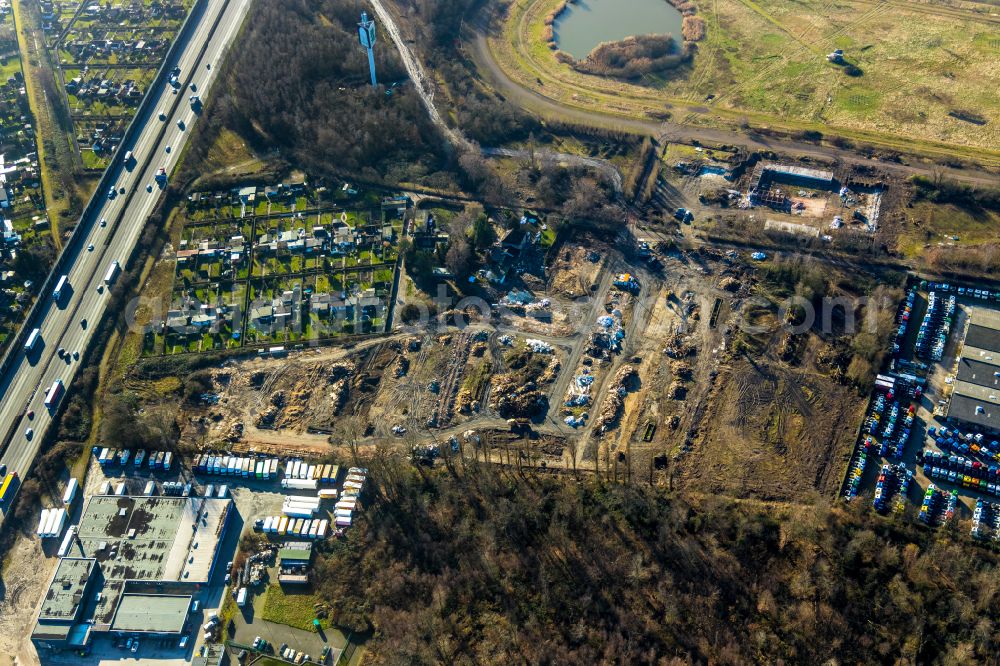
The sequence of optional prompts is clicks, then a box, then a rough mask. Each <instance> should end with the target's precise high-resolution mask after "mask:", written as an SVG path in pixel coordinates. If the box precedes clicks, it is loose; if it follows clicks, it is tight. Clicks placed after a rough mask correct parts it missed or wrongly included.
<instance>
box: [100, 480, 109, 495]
mask: <svg viewBox="0 0 1000 666" xmlns="http://www.w3.org/2000/svg"><path fill="white" fill-rule="evenodd" d="M97 494H98V495H110V494H111V482H110V481H105V482H104V483H102V484H101V487H100V488H99V489H98V490H97Z"/></svg>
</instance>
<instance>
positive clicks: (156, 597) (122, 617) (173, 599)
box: [111, 593, 191, 634]
mask: <svg viewBox="0 0 1000 666" xmlns="http://www.w3.org/2000/svg"><path fill="white" fill-rule="evenodd" d="M189 608H191V595H186V596H185V595H165V594H129V593H126V594H123V595H122V596H121V601H120V602H119V603H118V611H117V612H116V613H115V619H114V622H112V623H111V629H112V630H113V631H136V632H139V631H145V632H150V633H161V634H166V633H170V634H179V633H181V631H183V629H184V621H185V620H186V619H187V614H188V609H189Z"/></svg>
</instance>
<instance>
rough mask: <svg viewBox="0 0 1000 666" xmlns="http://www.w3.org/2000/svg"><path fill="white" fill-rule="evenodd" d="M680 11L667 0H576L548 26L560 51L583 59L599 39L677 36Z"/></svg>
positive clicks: (605, 40) (610, 40)
mask: <svg viewBox="0 0 1000 666" xmlns="http://www.w3.org/2000/svg"><path fill="white" fill-rule="evenodd" d="M681 21H682V17H681V13H680V12H679V11H677V10H676V9H674V7H673V6H672V5H671V4H670V3H668V2H667V0H628V2H622V1H621V0H577V2H576V3H574V4H571V5H569V7H567V8H566V11H564V12H563V13H562V15H561V16H560V17H559V19H558V20H557V21H556V22H555V25H553V26H552V28H553V33H554V35H555V41H556V43H557V44H558V45H559V50H560V51H565V52H566V53H568V54H570V55H571V56H573V57H574V58H576V59H577V60H583V59H584V58H586V57H587V55H588V54H589V53H590V52H591V51H593V50H594V47H595V46H597V45H598V44H600V43H601V42H617V41H620V40H622V39H625V38H626V37H629V36H631V35H654V34H655V35H663V34H669V35H671V36H672V37H673V38H674V39H675V40H677V41H678V42H679V41H680V39H681Z"/></svg>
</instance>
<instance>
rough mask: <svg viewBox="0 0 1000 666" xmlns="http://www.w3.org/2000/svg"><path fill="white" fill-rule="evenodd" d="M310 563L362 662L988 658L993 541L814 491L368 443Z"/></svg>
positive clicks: (994, 607)
mask: <svg viewBox="0 0 1000 666" xmlns="http://www.w3.org/2000/svg"><path fill="white" fill-rule="evenodd" d="M368 465H369V467H370V468H371V470H372V474H371V477H370V478H371V480H372V481H375V482H376V483H377V486H375V487H374V488H372V489H371V490H370V495H371V497H370V505H369V506H368V507H366V509H365V511H364V512H362V513H361V514H360V516H361V518H360V519H359V520H357V521H356V523H355V527H354V528H352V530H351V531H350V532H349V536H348V538H347V540H346V541H339V542H333V545H332V546H329V545H328V546H326V547H325V548H326V549H328V552H326V553H324V554H323V555H322V556H321V557H320V559H319V564H318V566H317V570H316V574H315V577H316V581H317V587H318V590H319V593H320V594H321V596H323V597H324V598H325V599H326V600H328V601H329V603H330V604H331V613H332V615H331V619H332V620H333V621H335V622H336V623H339V624H341V625H343V626H345V627H349V628H351V629H353V630H357V631H365V630H371V631H373V640H372V642H371V643H370V647H371V650H372V657H373V661H374V662H375V663H387V664H400V663H458V664H461V663H467V664H471V663H576V664H582V663H662V664H672V663H692V662H694V663H723V664H733V663H768V664H777V663H800V664H820V663H845V664H850V663H878V662H882V663H887V662H888V663H893V662H895V663H921V664H930V663H945V664H959V663H989V662H990V660H991V659H994V658H995V655H996V651H997V649H998V648H1000V639H998V636H1000V633H998V628H997V619H998V618H1000V577H998V571H997V558H996V557H995V555H994V554H993V553H991V552H988V551H986V550H984V549H982V548H980V547H978V546H975V545H972V544H971V543H961V542H962V541H965V540H964V539H963V538H961V537H959V536H957V532H956V531H955V530H954V529H951V530H945V531H944V532H932V531H929V530H926V529H924V528H921V527H917V526H916V525H915V524H914V523H913V522H910V521H907V522H905V523H904V522H903V521H893V520H889V519H884V518H881V517H878V516H875V515H873V514H872V513H871V512H870V510H869V509H868V507H869V506H870V503H868V502H863V501H861V500H858V501H856V502H855V503H854V504H853V505H850V506H845V505H842V504H838V505H837V506H836V507H833V508H831V507H830V506H829V505H827V504H825V503H824V501H823V500H819V501H818V503H817V504H816V505H815V506H802V507H792V506H774V505H762V504H758V503H753V502H746V503H737V502H734V501H731V500H725V499H721V498H711V497H709V498H703V499H697V500H693V499H687V498H683V497H678V496H671V495H668V494H666V493H665V492H663V491H660V490H656V489H653V488H650V487H649V486H621V485H608V484H601V483H598V482H597V481H595V480H593V479H592V478H586V479H584V478H580V479H578V480H574V479H573V478H572V477H569V476H565V477H556V476H551V475H546V476H531V475H527V476H524V475H520V474H518V473H517V472H515V471H513V470H503V469H498V468H495V467H488V466H485V465H483V466H479V465H475V466H473V465H471V464H467V465H463V464H461V463H459V462H455V463H454V464H453V465H451V466H450V471H448V472H446V471H445V470H443V469H442V470H427V469H426V468H416V469H415V468H412V467H409V466H408V465H407V464H406V463H402V462H393V461H391V460H389V459H388V458H381V459H380V460H375V461H370V462H369V463H368Z"/></svg>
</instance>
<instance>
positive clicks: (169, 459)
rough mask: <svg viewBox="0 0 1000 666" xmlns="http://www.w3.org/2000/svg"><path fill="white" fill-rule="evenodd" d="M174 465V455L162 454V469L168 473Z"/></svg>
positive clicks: (169, 453)
mask: <svg viewBox="0 0 1000 666" xmlns="http://www.w3.org/2000/svg"><path fill="white" fill-rule="evenodd" d="M173 464H174V454H173V453H171V452H170V451H167V452H166V453H164V454H163V469H165V470H167V471H169V470H170V467H171V466H172V465H173Z"/></svg>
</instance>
